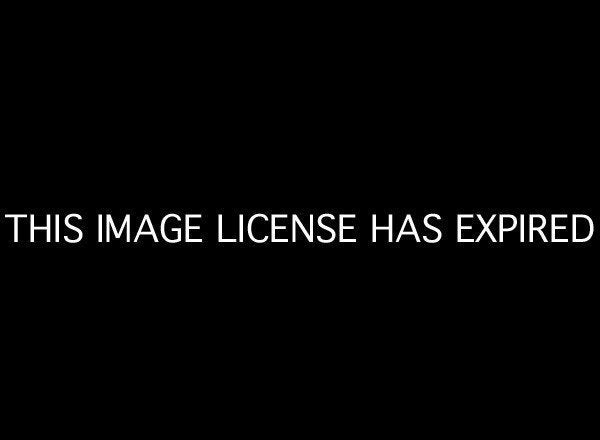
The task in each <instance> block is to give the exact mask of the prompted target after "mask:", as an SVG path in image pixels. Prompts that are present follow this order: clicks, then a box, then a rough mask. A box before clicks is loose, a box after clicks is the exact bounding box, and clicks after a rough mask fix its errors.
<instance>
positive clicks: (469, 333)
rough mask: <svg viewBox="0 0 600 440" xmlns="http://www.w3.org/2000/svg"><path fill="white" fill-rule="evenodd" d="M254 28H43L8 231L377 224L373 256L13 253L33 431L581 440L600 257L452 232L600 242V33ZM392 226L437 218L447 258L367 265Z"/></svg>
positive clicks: (92, 249) (402, 253)
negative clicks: (380, 226)
mask: <svg viewBox="0 0 600 440" xmlns="http://www.w3.org/2000/svg"><path fill="white" fill-rule="evenodd" d="M52 12H57V11H52ZM153 12H157V11H153ZM163 12H164V11H163ZM247 12H248V14H247V13H246V12H240V11H239V10H237V9H236V11H233V10H232V11H228V12H227V13H225V14H224V15H223V14H221V15H216V14H215V13H214V12H212V11H211V12H207V11H204V12H195V13H193V14H190V15H188V14H186V13H184V12H183V11H180V12H177V13H175V15H173V16H171V15H170V14H169V15H167V14H166V13H165V15H164V16H163V14H162V12H161V14H159V15H160V18H156V16H155V15H152V17H150V16H147V15H146V13H145V12H144V13H141V12H140V11H137V12H136V13H133V14H127V15H126V14H125V13H124V12H122V13H119V14H114V16H112V15H111V16H110V17H107V18H102V19H100V18H99V17H100V15H97V14H100V12H97V13H96V12H95V13H94V14H92V15H85V19H83V18H82V16H78V18H77V19H75V18H74V19H66V22H65V23H63V22H62V21H57V20H50V19H48V16H46V17H45V16H44V14H43V13H41V14H40V16H36V17H35V19H34V18H33V15H36V14H34V13H33V12H32V11H30V12H28V14H26V15H25V16H23V17H24V19H25V20H24V21H19V23H18V24H16V25H15V26H14V29H10V30H8V31H7V39H6V44H5V52H4V55H3V66H4V67H3V70H4V72H3V73H4V74H5V79H4V80H3V85H4V87H3V96H4V99H3V110H4V111H3V124H2V125H3V133H4V136H3V137H4V142H3V156H4V158H3V160H2V173H1V176H2V177H1V179H2V201H1V202H2V205H1V206H2V213H3V214H4V213H5V212H31V213H42V212H43V213H67V212H79V213H83V214H86V215H87V216H89V215H92V214H94V213H96V212H105V211H107V210H110V211H113V212H124V211H131V212H151V213H153V214H155V215H158V214H160V213H163V212H169V211H175V212H179V213H186V212H190V213H202V214H204V215H205V216H206V217H208V218H210V217H211V216H214V215H215V214H216V213H217V212H222V211H229V212H237V211H239V210H243V211H246V212H252V211H256V212H288V213H292V212H294V213H319V212H325V211H328V212H334V213H335V212H356V213H359V215H361V243H360V244H359V245H348V246H342V245H338V246H331V247H326V248H323V247H321V248H317V247H291V246H285V245H283V246H275V245H273V246H268V247H262V248H252V247H244V248H234V249H232V248H227V249H225V248H218V247H216V246H214V245H210V244H207V245H206V246H199V247H175V248H164V247H158V248H154V247H152V246H138V247H129V248H128V247H126V246H124V247H117V248H115V247H111V248H102V247H98V246H95V245H94V244H93V243H88V244H83V245H81V246H76V247H63V246H54V247H53V246H39V247H35V248H31V247H27V246H23V247H20V246H10V245H9V243H8V242H7V240H4V242H3V245H2V254H3V257H5V258H3V263H2V264H3V270H2V273H3V278H4V282H3V284H4V285H5V286H6V287H5V288H3V289H2V291H3V295H2V301H3V303H4V304H3V307H2V311H3V314H4V315H5V319H3V324H4V327H5V331H4V338H3V339H4V341H5V347H6V348H5V355H6V356H5V358H6V362H5V365H7V366H8V367H9V370H10V373H9V374H8V375H7V376H6V382H7V384H8V385H9V386H10V388H11V389H13V388H14V389H15V393H14V394H11V396H14V397H11V404H10V408H11V412H12V413H13V414H15V415H20V416H23V414H31V410H32V409H34V408H35V409H38V410H40V411H39V412H40V413H41V414H45V415H46V417H47V418H45V419H44V420H47V421H46V422H44V423H49V424H52V425H57V426H63V423H67V424H71V423H73V420H74V419H77V420H78V421H83V422H88V423H86V425H87V426H88V427H89V426H99V427H107V426H109V425H112V422H113V421H123V420H128V421H131V420H133V421H134V425H136V426H138V427H148V426H150V427H152V428H153V429H158V426H157V425H160V426H163V427H165V428H166V429H167V430H168V431H171V430H174V429H176V428H180V427H181V426H183V425H184V424H183V422H184V421H191V422H192V423H193V424H201V426H198V427H200V428H202V427H203V426H204V425H203V423H205V420H207V419H208V420H210V421H212V422H213V423H214V422H216V423H217V424H218V425H219V426H221V427H222V429H225V430H230V429H239V428H242V429H251V428H255V427H256V428H261V429H266V428H269V429H273V428H274V427H275V426H276V425H278V424H279V423H281V422H283V423H282V424H283V426H284V427H285V428H286V429H287V430H286V431H282V432H288V431H290V430H291V431H295V430H298V429H306V430H308V432H314V431H313V430H312V429H313V428H312V427H313V426H315V422H317V423H318V422H323V421H328V422H330V423H329V426H330V428H329V429H331V430H332V431H331V432H337V430H340V429H344V428H350V429H357V430H358V429H359V428H363V429H365V430H366V431H365V432H372V431H373V430H375V429H383V428H384V427H386V426H387V425H388V424H389V423H391V424H392V426H395V427H396V428H399V427H400V428H401V427H403V426H407V427H408V425H404V424H403V423H405V422H401V421H402V420H407V419H408V420H410V421H412V422H413V423H416V424H418V425H420V426H421V427H422V428H423V429H426V430H431V429H440V428H441V429H455V428H460V429H465V428H467V427H469V428H471V429H473V428H474V427H475V425H477V424H478V423H481V422H483V425H484V426H485V427H486V428H487V429H488V430H490V429H491V430H497V429H507V430H509V432H512V431H510V430H511V429H512V428H511V427H512V426H514V423H515V422H522V421H525V420H528V421H532V420H533V421H534V423H532V424H531V426H532V428H533V429H540V427H548V426H551V427H553V428H556V429H557V428H558V426H557V425H559V424H560V425H561V426H563V427H566V428H568V429H573V424H572V423H573V419H572V418H571V416H572V415H573V414H576V415H577V417H578V418H579V420H580V421H581V420H583V419H584V418H585V417H586V414H588V411H589V409H586V408H587V405H586V403H585V402H586V396H589V395H590V394H591V393H592V390H593V389H595V388H594V385H593V381H592V375H591V372H592V371H593V369H594V366H595V365H596V364H595V363H594V362H592V359H593V356H592V355H593V348H594V347H593V341H594V339H595V338H596V336H597V327H598V326H597V322H596V320H595V314H596V310H597V304H596V301H595V299H594V297H593V295H594V293H595V290H597V289H596V287H595V284H594V283H593V281H595V279H594V269H595V266H596V262H597V253H596V247H597V238H595V239H594V242H593V243H590V244H587V245H560V244H559V245H552V246H544V245H541V246H522V245H521V246H518V245H515V244H508V245H506V246H486V245H482V246H460V245H458V244H456V243H455V242H454V241H455V240H454V238H455V236H454V225H453V218H454V216H455V215H456V214H457V213H460V212H477V213H487V214H490V213H512V214H518V213H530V212H531V213H545V214H549V213H585V214H588V215H592V216H593V217H594V218H595V220H596V221H597V212H598V211H597V208H596V207H595V205H596V203H595V200H596V199H595V195H594V193H593V188H594V187H595V186H596V184H595V180H596V179H595V178H594V177H595V174H594V161H593V159H592V154H593V152H592V147H593V146H594V145H596V144H597V135H596V133H595V130H594V128H595V121H596V118H597V108H596V107H595V102H596V101H597V85H596V84H595V82H594V81H593V78H595V77H597V69H596V68H595V66H594V65H593V54H594V52H593V49H594V47H593V46H592V44H591V43H592V40H591V39H589V38H590V36H589V35H588V33H591V32H592V29H591V28H589V27H588V26H587V25H586V24H585V23H584V22H583V21H582V19H581V18H580V17H575V18H569V17H567V16H566V15H565V16H563V17H561V19H560V20H559V21H556V19H553V20H550V19H549V18H543V17H542V16H541V15H540V14H539V13H536V14H532V15H527V17H526V18H524V17H525V13H524V11H521V13H520V14H516V15H514V16H513V15H510V14H509V16H506V15H504V14H500V11H496V12H494V13H487V12H483V11H481V13H480V15H477V13H476V12H475V11H469V14H466V11H445V12H441V11H427V12H425V13H420V14H416V13H414V12H412V11H404V12H397V11H395V12H393V13H392V12H385V11H380V12H376V13H374V14H371V13H369V14H367V13H366V11H353V12H354V14H351V15H347V14H346V13H344V14H338V13H332V14H328V15H327V17H326V18H325V14H324V11H321V13H319V14H308V16H307V15H306V14H303V13H301V11H295V12H293V13H284V12H283V11H281V12H280V13H276V12H275V11H272V10H270V11H269V13H268V14H267V13H266V12H265V11H262V12H261V11H255V10H253V11H247ZM305 12H306V11H305ZM338 12H339V11H338ZM446 12H448V13H449V12H453V13H454V15H446ZM538 12H539V11H538ZM69 13H70V14H73V13H74V12H73V11H70V12H69ZM250 13H253V14H251V15H249V14H250ZM75 14H76V13H75ZM278 14H280V15H278ZM470 14H474V15H470ZM184 16H185V18H184ZM69 17H70V15H69ZM102 17H104V15H102ZM257 17H259V18H260V19H259V18H257ZM517 17H518V18H517ZM63 18H65V16H64V15H63ZM375 212H376V213H380V214H387V213H395V214H405V213H413V214H423V213H428V212H438V213H440V214H441V215H443V217H444V219H445V220H446V221H447V225H448V227H447V228H445V229H444V233H445V238H444V241H443V243H441V244H440V245H438V246H420V247H417V246H413V245H411V244H410V243H407V244H406V245H401V246H394V247H377V248H376V247H374V246H371V245H369V244H368V238H369V234H368V229H367V228H366V225H368V223H364V221H365V220H368V218H369V215H370V214H371V213H375ZM363 229H366V232H365V231H363ZM3 233H5V231H3ZM4 237H6V235H4ZM54 411H56V412H58V413H61V414H63V416H62V417H54V416H52V414H53V412H54ZM36 413H38V412H36ZM40 417H41V416H40ZM173 417H174V418H173ZM40 420H41V419H40ZM92 423H93V424H92ZM578 425H579V423H578ZM48 426H50V425H48ZM133 429H139V428H135V427H134V428H133Z"/></svg>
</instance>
